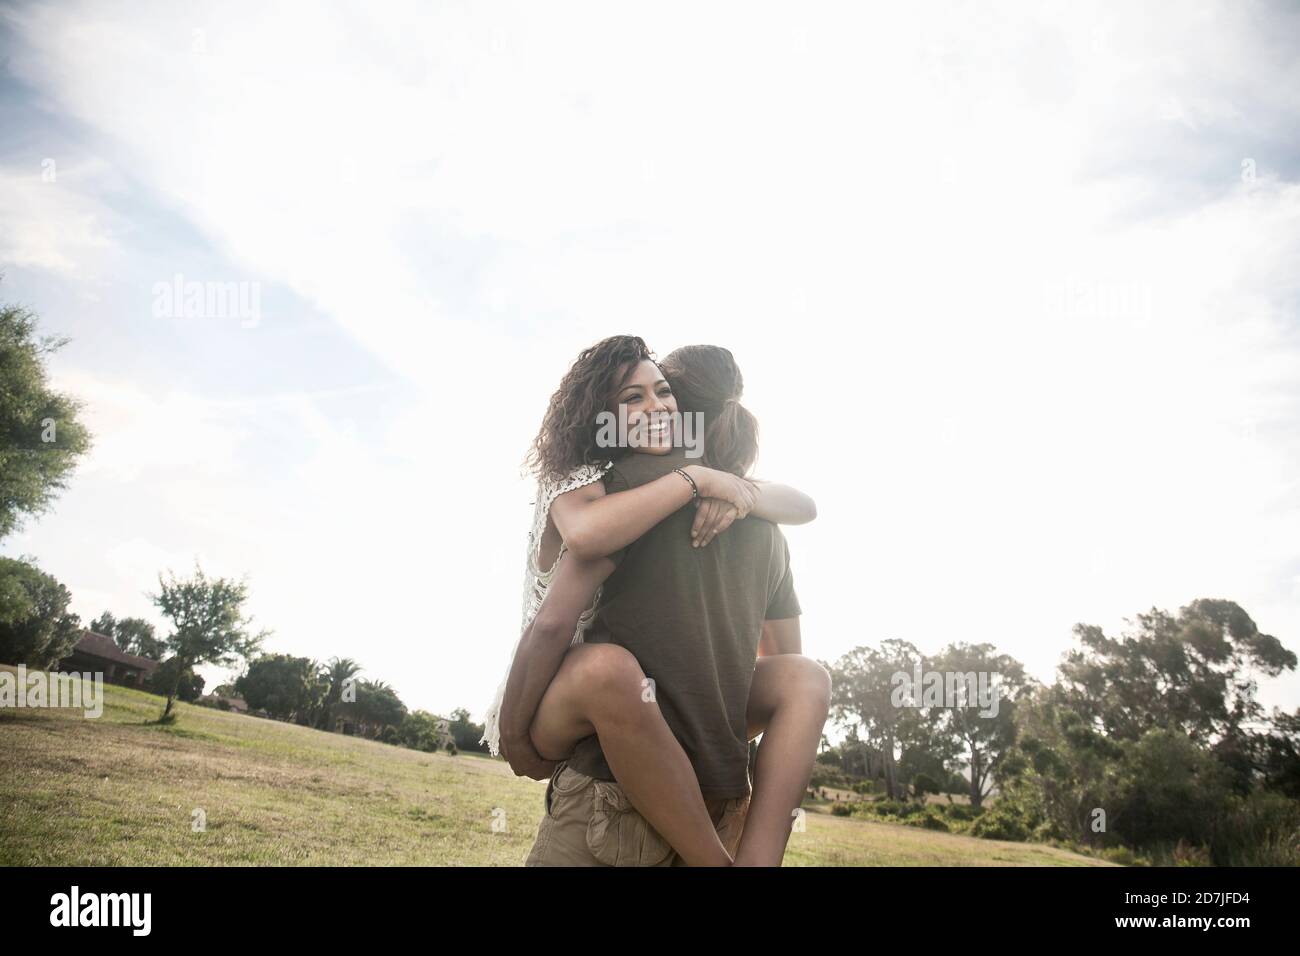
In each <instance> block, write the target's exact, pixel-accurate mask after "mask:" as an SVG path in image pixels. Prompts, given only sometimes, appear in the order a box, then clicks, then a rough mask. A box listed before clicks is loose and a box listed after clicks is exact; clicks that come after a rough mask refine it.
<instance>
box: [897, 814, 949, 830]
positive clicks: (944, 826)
mask: <svg viewBox="0 0 1300 956" xmlns="http://www.w3.org/2000/svg"><path fill="white" fill-rule="evenodd" d="M904 822H905V823H906V824H907V825H908V826H912V827H920V828H921V829H923V830H939V831H941V832H943V833H948V832H950V830H951V829H952V828H951V827H949V826H948V821H946V820H945V819H944V818H943V817H942V815H940V814H939V813H936V812H933V811H931V812H928V813H918V814H915V815H913V816H912V817H910V818H909V819H907V820H905V821H904Z"/></svg>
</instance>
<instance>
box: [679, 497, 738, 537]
mask: <svg viewBox="0 0 1300 956" xmlns="http://www.w3.org/2000/svg"><path fill="white" fill-rule="evenodd" d="M738 517H740V512H739V511H738V510H736V506H735V505H733V504H731V502H729V501H723V500H722V499H721V498H697V499H696V500H695V521H694V522H693V523H692V524H691V547H693V548H702V547H704V546H705V545H706V544H708V543H709V542H710V541H712V540H713V539H714V538H716V537H717V536H718V535H720V534H722V532H724V531H726V530H727V529H728V528H730V527H731V523H732V522H733V521H735V520H736V519H737V518H738Z"/></svg>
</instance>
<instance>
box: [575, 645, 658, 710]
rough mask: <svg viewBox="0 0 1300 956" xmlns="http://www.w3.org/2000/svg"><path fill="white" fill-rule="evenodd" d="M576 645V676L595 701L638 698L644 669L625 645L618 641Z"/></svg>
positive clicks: (623, 700) (619, 701) (611, 702)
mask: <svg viewBox="0 0 1300 956" xmlns="http://www.w3.org/2000/svg"><path fill="white" fill-rule="evenodd" d="M580 648H581V650H580V652H579V648H577V647H575V648H574V650H573V651H570V653H571V654H574V653H575V652H578V653H577V654H576V656H577V659H576V660H575V661H574V668H573V678H574V679H575V680H576V681H578V683H579V686H580V687H581V688H582V689H583V691H584V694H585V695H589V699H590V700H592V701H593V702H594V703H596V704H598V705H599V704H618V703H623V702H630V700H631V699H633V698H635V699H639V698H640V694H641V690H642V687H643V685H644V680H645V673H644V672H643V671H642V670H641V665H640V663H638V662H637V659H636V657H635V656H633V654H632V652H631V651H629V650H628V649H627V648H626V647H620V646H619V645H618V644H585V645H580Z"/></svg>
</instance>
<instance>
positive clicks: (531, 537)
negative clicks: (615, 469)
mask: <svg viewBox="0 0 1300 956" xmlns="http://www.w3.org/2000/svg"><path fill="white" fill-rule="evenodd" d="M609 467H610V466H609V465H608V464H605V465H583V466H582V467H580V468H576V469H574V470H573V471H572V472H570V473H569V476H568V477H567V478H565V479H564V480H563V481H561V482H558V483H553V482H547V481H543V482H539V483H538V485H537V501H536V502H535V503H534V507H533V527H532V530H531V531H529V532H528V555H527V558H526V559H525V561H524V602H523V621H522V623H521V624H520V625H519V636H520V638H521V639H522V638H523V632H524V631H525V630H527V628H528V624H529V622H531V621H532V619H533V618H534V617H536V616H537V612H538V610H539V609H540V608H541V606H542V601H544V600H545V599H546V590H547V588H549V587H550V586H551V579H552V578H554V577H555V569H556V567H558V566H559V563H560V557H561V556H562V555H563V554H564V552H565V551H566V550H567V549H566V548H565V545H564V542H563V541H561V542H560V550H559V552H558V553H557V554H556V555H555V561H554V562H552V564H551V566H550V567H549V568H545V569H543V568H541V567H540V566H539V563H540V560H541V550H542V538H543V537H544V536H545V534H546V522H547V520H548V519H549V517H550V514H551V504H552V503H553V502H554V501H555V499H556V498H558V497H559V496H560V495H562V494H565V493H566V492H569V491H573V490H574V489H575V488H582V487H583V486H585V485H589V484H591V483H592V482H594V481H599V480H600V479H601V478H602V477H603V476H604V474H605V472H606V471H608V470H609ZM599 604H600V591H597V592H596V595H595V597H594V598H593V599H592V602H591V607H589V608H587V610H585V611H583V612H582V614H581V615H580V616H579V617H578V626H577V628H576V629H575V630H574V632H573V643H574V644H579V643H581V642H582V635H583V632H584V631H586V630H587V628H588V627H590V626H591V622H592V621H593V620H595V618H596V608H597V606H598V605H599ZM518 651H519V641H518V640H516V641H515V649H514V650H513V651H511V652H510V665H507V667H506V673H505V676H503V677H502V678H501V686H499V687H498V688H497V694H496V697H495V698H494V699H493V701H492V704H491V705H490V706H489V707H488V710H487V716H486V717H485V718H484V720H483V728H484V729H483V736H482V737H481V738H479V742H480V743H486V744H487V745H488V749H489V750H490V751H491V752H492V753H493V754H494V755H495V754H498V753H500V751H501V701H502V700H503V699H504V698H505V695H506V681H507V680H508V679H509V677H510V666H511V665H513V664H514V659H515V654H516V653H518Z"/></svg>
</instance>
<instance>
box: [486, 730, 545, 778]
mask: <svg viewBox="0 0 1300 956" xmlns="http://www.w3.org/2000/svg"><path fill="white" fill-rule="evenodd" d="M500 746H501V756H503V757H505V758H506V762H507V763H509V764H510V769H511V770H513V771H514V772H515V776H516V777H531V778H532V779H533V780H547V779H549V778H550V776H551V774H552V773H554V772H555V765H556V763H557V761H555V760H547V759H546V758H545V757H543V756H542V755H541V754H539V753H538V752H537V750H536V749H535V748H534V747H533V742H532V741H531V740H529V739H528V738H527V737H512V738H506V737H502V738H501V743H500Z"/></svg>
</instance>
